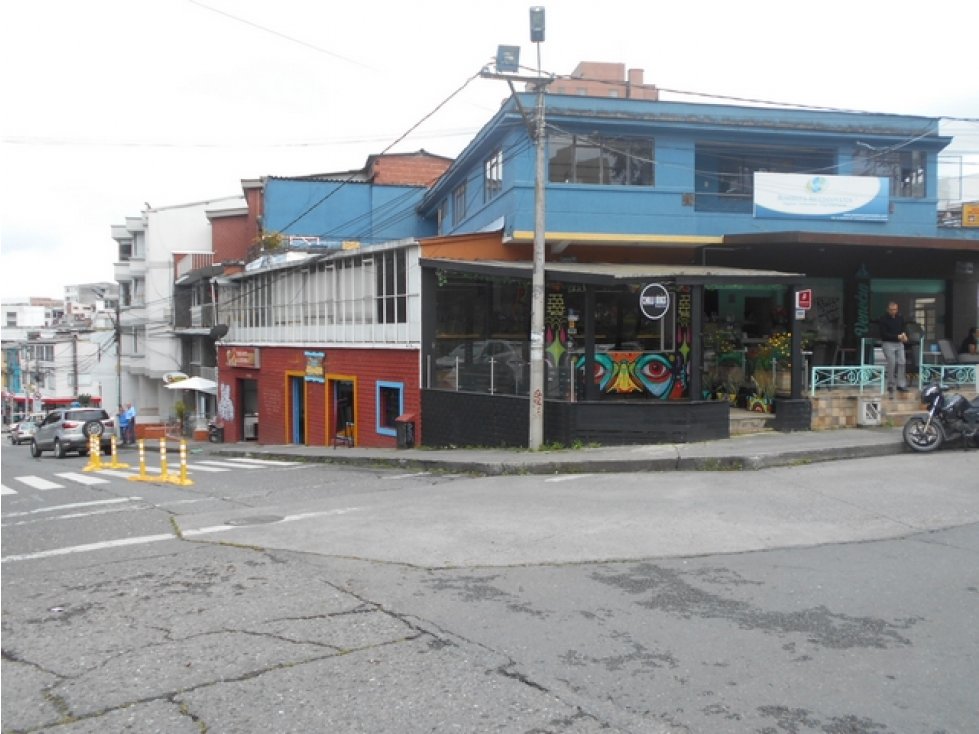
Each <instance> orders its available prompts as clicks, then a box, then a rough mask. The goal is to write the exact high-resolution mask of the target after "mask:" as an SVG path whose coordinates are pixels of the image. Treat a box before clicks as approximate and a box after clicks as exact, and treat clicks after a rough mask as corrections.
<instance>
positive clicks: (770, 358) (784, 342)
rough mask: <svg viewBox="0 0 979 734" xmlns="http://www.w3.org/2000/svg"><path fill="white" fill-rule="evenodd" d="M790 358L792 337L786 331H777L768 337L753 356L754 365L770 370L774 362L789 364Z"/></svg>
mask: <svg viewBox="0 0 979 734" xmlns="http://www.w3.org/2000/svg"><path fill="white" fill-rule="evenodd" d="M791 357H792V335H791V334H790V333H788V332H787V331H778V332H776V333H774V334H772V335H771V336H770V337H768V339H767V340H766V341H765V343H764V344H762V345H761V346H760V347H759V348H758V352H757V354H756V355H755V365H756V366H758V367H763V368H765V369H771V367H772V365H773V364H775V363H776V362H781V363H782V364H789V363H791V361H792V360H791Z"/></svg>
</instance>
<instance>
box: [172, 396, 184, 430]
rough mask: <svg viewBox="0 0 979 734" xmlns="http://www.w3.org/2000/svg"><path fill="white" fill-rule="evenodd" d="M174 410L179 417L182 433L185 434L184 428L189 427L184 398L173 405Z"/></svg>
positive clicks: (178, 423) (178, 422) (178, 421)
mask: <svg viewBox="0 0 979 734" xmlns="http://www.w3.org/2000/svg"><path fill="white" fill-rule="evenodd" d="M173 412H174V415H176V417H177V425H178V426H179V427H180V435H181V436H183V435H184V430H185V429H186V427H187V425H186V421H187V404H186V403H185V402H184V401H183V400H178V401H177V404H176V405H174V406H173Z"/></svg>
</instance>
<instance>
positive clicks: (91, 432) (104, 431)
mask: <svg viewBox="0 0 979 734" xmlns="http://www.w3.org/2000/svg"><path fill="white" fill-rule="evenodd" d="M114 429H115V423H114V422H113V421H112V419H111V418H109V414H108V413H106V412H105V411H104V410H102V409H101V408H61V409H58V410H52V411H51V412H50V413H48V414H47V415H46V416H45V417H44V421H43V422H42V423H41V425H39V426H38V427H37V431H35V433H34V437H33V438H32V439H31V456H33V457H34V458H37V457H39V456H40V455H41V452H42V451H53V452H54V455H55V456H56V457H58V458H59V459H63V458H64V457H65V456H66V455H67V454H68V452H69V451H77V452H78V453H80V454H87V453H88V442H89V441H90V440H91V437H92V436H98V437H99V445H100V447H101V449H102V451H103V452H105V453H106V454H108V453H110V452H111V451H112V432H113V430H114Z"/></svg>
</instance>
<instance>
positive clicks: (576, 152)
mask: <svg viewBox="0 0 979 734" xmlns="http://www.w3.org/2000/svg"><path fill="white" fill-rule="evenodd" d="M548 158H549V166H548V180H549V181H551V182H552V183H577V184H608V185H623V186H652V185H653V184H654V182H655V181H654V167H653V140H652V138H609V137H603V136H600V135H568V134H557V135H552V136H551V137H550V138H549V140H548Z"/></svg>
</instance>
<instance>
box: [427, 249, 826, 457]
mask: <svg viewBox="0 0 979 734" xmlns="http://www.w3.org/2000/svg"><path fill="white" fill-rule="evenodd" d="M422 266H423V277H424V278H425V279H426V280H425V285H424V287H423V289H422V292H423V293H424V294H425V298H424V300H423V304H422V310H423V315H422V320H423V325H422V343H423V345H424V347H423V353H422V387H423V396H422V400H423V414H424V415H425V426H426V443H427V444H429V445H438V444H455V445H459V444H463V445H464V444H479V445H524V444H525V443H526V437H527V420H528V409H527V405H528V402H527V401H528V399H529V394H528V391H529V371H530V361H529V360H530V342H529V324H530V310H531V292H530V291H531V288H530V284H531V279H530V278H531V272H530V265H529V263H524V262H501V261H493V262H490V261H446V260H434V259H433V260H423V261H422ZM545 269H546V282H547V286H546V292H545V296H544V322H545V332H544V375H545V379H544V395H543V399H544V401H545V404H546V410H545V421H544V433H545V441H546V442H556V443H561V444H565V445H567V444H574V443H576V442H579V443H590V442H594V443H656V442H687V441H700V440H708V439H713V438H722V437H727V436H728V435H729V402H728V401H719V400H716V399H714V398H715V396H714V394H713V391H712V390H711V389H710V385H709V380H710V370H711V369H712V366H711V363H712V360H716V358H717V356H718V355H716V354H714V353H711V350H710V349H707V348H705V344H704V341H703V339H702V338H701V334H702V333H703V329H704V324H705V318H707V312H706V309H705V307H707V306H709V304H710V303H711V302H712V299H713V301H714V302H716V301H717V299H718V297H720V294H723V297H724V300H725V302H726V301H727V296H728V295H729V292H728V291H725V290H723V289H724V288H741V289H744V290H743V292H744V293H761V294H764V297H765V298H766V299H767V302H771V303H772V304H777V305H773V307H772V310H777V309H778V308H783V310H784V306H783V304H784V303H785V302H786V299H788V298H790V297H791V294H793V293H794V290H793V287H794V285H795V284H798V283H800V282H801V281H802V279H803V276H802V275H800V274H796V273H783V272H772V271H762V270H745V269H739V268H717V267H712V268H703V267H699V266H690V265H635V264H598V263H547V264H546V266H545ZM750 297H751V298H756V299H761V296H755V295H753V296H750ZM759 308H760V305H759ZM793 316H794V314H789V315H788V317H787V320H786V322H785V324H784V327H785V328H786V329H787V330H789V331H791V330H792V329H793V326H794V323H795V322H794V318H793ZM716 317H717V313H713V312H712V313H711V314H710V318H716ZM737 328H738V329H739V330H740V331H742V332H743V331H745V330H746V328H747V325H746V324H744V323H739V324H738V325H737ZM797 348H799V346H798V345H797ZM586 376H591V378H590V379H587V377H586ZM798 383H799V384H797V385H796V386H795V387H794V392H793V395H794V397H795V398H796V399H797V400H799V399H800V392H801V373H800V376H799V380H798ZM793 395H787V396H786V401H788V400H790V399H791V397H792V396H793ZM790 413H791V410H789V409H786V410H785V411H784V415H785V420H789V414H790ZM793 427H796V428H798V427H803V426H801V425H795V424H793ZM805 427H808V426H805Z"/></svg>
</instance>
